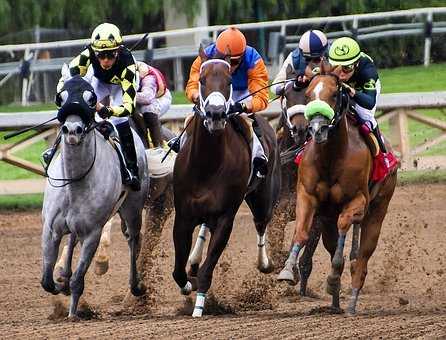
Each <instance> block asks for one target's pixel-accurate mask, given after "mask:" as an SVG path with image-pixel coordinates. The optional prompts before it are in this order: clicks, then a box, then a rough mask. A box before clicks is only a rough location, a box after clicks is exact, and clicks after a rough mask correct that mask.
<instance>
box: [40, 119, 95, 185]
mask: <svg viewBox="0 0 446 340" xmlns="http://www.w3.org/2000/svg"><path fill="white" fill-rule="evenodd" d="M98 125H99V123H97V122H95V123H93V124H90V125H89V126H88V127H86V128H85V130H84V133H83V134H82V136H81V141H82V139H84V138H85V136H86V135H87V134H88V133H90V131H92V130H94V129H95V128H96V127H97V126H98ZM93 133H94V156H93V161H92V162H91V164H90V166H89V167H88V169H87V171H85V173H83V174H82V175H80V176H78V177H75V178H54V177H51V176H50V175H49V174H48V168H49V164H48V166H47V167H44V170H45V173H44V177H46V178H48V183H49V184H50V185H51V186H52V187H53V188H63V187H65V186H67V185H70V184H72V183H76V182H79V181H81V180H83V179H84V178H85V177H87V175H88V174H89V173H90V171H91V169H93V166H94V163H95V161H96V154H97V145H96V143H97V142H96V133H95V132H94V131H93ZM51 181H56V182H66V183H63V184H61V185H56V184H53V183H51Z"/></svg>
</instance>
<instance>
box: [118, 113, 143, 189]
mask: <svg viewBox="0 0 446 340" xmlns="http://www.w3.org/2000/svg"><path fill="white" fill-rule="evenodd" d="M116 129H117V130H118V134H119V139H120V140H121V148H122V153H123V154H124V159H125V163H126V164H127V168H128V170H129V171H130V173H129V171H124V184H125V185H128V186H130V188H131V189H132V190H134V191H139V190H141V182H140V180H139V172H138V160H137V157H136V151H135V143H134V141H133V135H132V130H131V129H130V123H129V121H128V120H127V121H125V122H122V123H119V124H116Z"/></svg>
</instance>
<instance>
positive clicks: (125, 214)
mask: <svg viewBox="0 0 446 340" xmlns="http://www.w3.org/2000/svg"><path fill="white" fill-rule="evenodd" d="M119 215H120V216H121V220H122V224H121V229H122V230H123V231H124V229H125V233H124V234H125V235H127V243H128V246H129V252H130V275H129V284H130V291H131V292H132V294H133V295H134V296H141V295H144V294H145V292H146V287H145V285H144V283H143V282H142V280H141V278H140V277H139V275H138V269H137V267H136V260H137V259H138V255H139V248H140V230H141V224H142V216H141V215H142V210H138V211H135V210H134V209H126V208H124V209H122V210H120V211H119Z"/></svg>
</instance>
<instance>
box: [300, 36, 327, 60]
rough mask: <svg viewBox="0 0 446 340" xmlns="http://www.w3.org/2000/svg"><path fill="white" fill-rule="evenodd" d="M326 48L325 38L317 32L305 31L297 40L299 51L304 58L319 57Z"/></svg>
mask: <svg viewBox="0 0 446 340" xmlns="http://www.w3.org/2000/svg"><path fill="white" fill-rule="evenodd" d="M327 46H328V42H327V37H326V36H325V34H324V33H322V32H321V31H319V30H309V31H306V32H305V33H304V34H303V35H302V37H301V38H300V40H299V49H300V50H301V51H302V55H303V56H304V57H321V56H322V55H323V54H324V53H325V50H326V49H327Z"/></svg>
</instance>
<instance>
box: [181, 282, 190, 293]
mask: <svg viewBox="0 0 446 340" xmlns="http://www.w3.org/2000/svg"><path fill="white" fill-rule="evenodd" d="M180 292H181V294H182V295H189V294H190V293H191V292H192V283H190V281H187V283H186V285H185V286H184V287H183V288H181V289H180Z"/></svg>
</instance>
